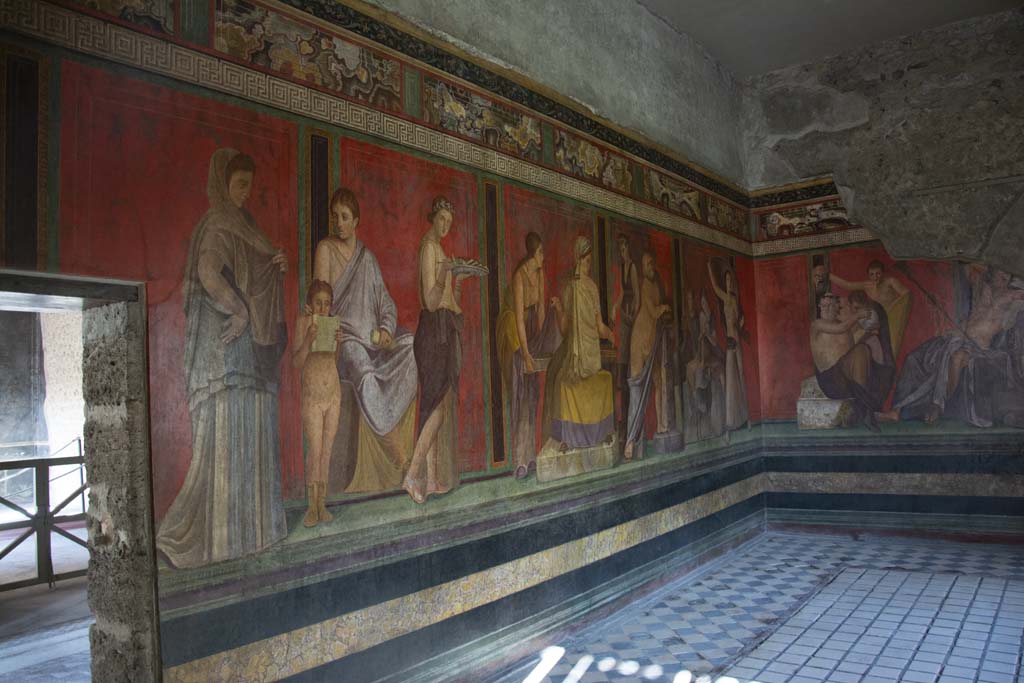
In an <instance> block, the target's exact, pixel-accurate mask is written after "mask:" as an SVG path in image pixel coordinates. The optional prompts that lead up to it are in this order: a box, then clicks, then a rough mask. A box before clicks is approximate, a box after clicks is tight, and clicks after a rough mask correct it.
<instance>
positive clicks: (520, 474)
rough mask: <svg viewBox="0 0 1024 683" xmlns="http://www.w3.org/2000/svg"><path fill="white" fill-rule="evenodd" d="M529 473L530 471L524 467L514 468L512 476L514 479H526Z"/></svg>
mask: <svg viewBox="0 0 1024 683" xmlns="http://www.w3.org/2000/svg"><path fill="white" fill-rule="evenodd" d="M529 473H530V471H529V470H528V469H526V467H525V466H523V465H520V466H519V467H517V468H516V471H515V474H514V475H513V476H514V477H515V478H516V479H526V477H527V475H528V474H529Z"/></svg>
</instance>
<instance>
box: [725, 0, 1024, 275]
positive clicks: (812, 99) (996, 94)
mask: <svg viewBox="0 0 1024 683" xmlns="http://www.w3.org/2000/svg"><path fill="white" fill-rule="evenodd" d="M743 129H744V136H745V146H746V159H747V173H746V185H747V186H748V187H749V188H750V189H758V188H762V187H772V186H778V185H782V184H786V183H791V182H796V181H800V180H804V179H807V178H812V177H816V176H821V175H826V174H829V173H831V174H833V175H834V176H835V179H836V182H837V184H838V185H839V186H840V189H841V190H842V192H843V197H844V200H845V201H846V203H847V208H848V209H849V210H850V212H851V214H852V216H853V218H854V219H855V220H856V221H858V222H860V223H862V224H864V225H865V226H866V227H868V228H869V229H870V230H871V231H872V232H873V233H875V234H876V235H878V236H879V237H881V238H882V239H883V241H884V242H885V245H886V247H887V248H888V250H889V252H890V253H891V254H892V255H893V256H895V257H898V258H946V257H961V258H970V259H978V260H983V261H986V262H989V263H992V264H994V265H997V266H1000V267H1003V268H1006V269H1007V270H1010V271H1012V272H1015V273H1017V274H1024V223H1022V222H1021V215H1022V213H1024V206H1022V200H1021V193H1022V192H1024V8H1018V9H1015V10H1010V11H1008V12H1003V13H1000V14H994V15H989V16H985V17H980V18H977V19H971V20H967V21H964V22H959V23H956V24H950V25H948V26H945V27H941V28H938V29H934V30H930V31H925V32H922V33H918V34H915V35H913V36H908V37H904V38H900V39H898V40H892V41H888V42H885V43H883V44H881V45H878V46H875V47H871V48H865V49H860V50H855V51H852V52H848V53H846V54H843V55H839V56H836V57H833V58H830V59H827V60H825V61H823V62H820V63H817V64H813V65H804V66H799V67H792V68H787V69H782V70H779V71H774V72H772V73H769V74H765V75H763V76H760V77H757V78H755V79H753V80H751V81H750V82H749V83H748V84H747V88H746V92H745V94H744V117H743Z"/></svg>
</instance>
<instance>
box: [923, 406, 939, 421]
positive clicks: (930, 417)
mask: <svg viewBox="0 0 1024 683" xmlns="http://www.w3.org/2000/svg"><path fill="white" fill-rule="evenodd" d="M941 414H942V409H941V408H939V406H937V405H936V404H934V403H933V404H932V405H931V407H930V408H929V409H928V412H927V413H925V416H924V421H925V423H926V424H930V425H933V424H935V423H936V422H937V421H938V419H939V416H940V415H941Z"/></svg>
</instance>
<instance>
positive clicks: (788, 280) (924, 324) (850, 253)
mask: <svg viewBox="0 0 1024 683" xmlns="http://www.w3.org/2000/svg"><path fill="white" fill-rule="evenodd" d="M807 259H808V257H807V256H806V255H800V256H787V257H783V258H777V259H770V260H765V261H758V262H757V265H756V276H757V296H758V301H757V307H758V319H759V321H760V324H761V325H762V327H763V329H764V341H763V342H762V343H761V345H760V347H759V351H760V353H759V355H760V358H761V368H762V370H761V373H762V379H763V380H764V382H763V386H764V391H763V401H764V415H765V417H766V418H778V419H794V418H795V417H796V402H797V399H799V397H800V382H802V381H803V380H804V379H805V378H807V377H810V376H811V375H813V374H814V362H813V360H812V358H811V346H810V326H811V303H810V300H811V294H810V288H811V284H810V276H809V273H808V265H807ZM873 260H878V261H880V262H882V263H883V264H884V265H885V267H886V274H891V275H893V276H894V277H896V278H897V279H899V280H900V281H901V282H903V283H904V284H905V285H906V286H907V287H908V288H909V289H910V291H911V296H912V297H913V303H912V305H911V311H910V318H909V319H908V321H907V328H906V331H905V332H904V334H903V342H902V344H901V346H900V351H899V354H898V355H897V359H896V367H897V375H898V373H899V370H900V369H901V368H902V367H903V361H904V360H905V359H906V357H907V354H908V353H910V352H911V351H913V350H914V349H915V348H917V347H918V346H919V345H920V344H921V343H922V342H924V341H927V340H928V339H931V338H932V337H934V336H935V335H936V334H941V332H942V331H944V330H945V329H946V328H947V327H948V324H947V323H946V322H945V320H944V318H943V317H942V316H941V314H938V313H937V312H936V311H935V309H934V307H933V306H931V305H930V304H929V303H928V301H927V299H926V298H925V296H924V294H923V293H922V288H923V289H924V290H926V291H928V292H929V293H931V294H932V295H933V296H934V297H935V298H936V299H937V300H938V302H939V304H940V305H941V306H942V307H943V308H944V309H945V311H946V312H947V313H949V314H950V315H951V316H952V314H953V301H954V299H953V277H952V271H951V269H950V266H949V264H947V263H939V262H931V261H905V262H903V263H904V264H905V265H906V267H907V268H908V269H909V272H910V275H911V276H912V277H913V279H914V280H916V281H917V283H918V284H914V283H912V282H911V280H910V279H909V278H908V277H907V276H906V275H904V274H903V273H901V272H900V271H899V270H897V269H895V268H894V267H893V265H894V264H895V261H894V260H893V259H892V258H890V257H889V255H888V254H886V252H885V249H884V248H883V247H880V246H879V247H853V248H846V249H837V250H835V251H832V252H830V253H829V262H830V266H829V267H830V270H831V272H832V273H835V274H836V275H839V276H841V277H842V278H843V279H845V280H849V281H853V282H860V281H862V280H866V279H867V266H868V264H869V263H870V262H871V261H873ZM918 285H920V287H919V286H918ZM832 291H833V292H835V293H836V294H839V295H840V296H846V295H847V294H849V292H847V291H846V290H845V289H843V288H842V287H839V286H838V285H835V284H833V285H832Z"/></svg>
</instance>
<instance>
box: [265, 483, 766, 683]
mask: <svg viewBox="0 0 1024 683" xmlns="http://www.w3.org/2000/svg"><path fill="white" fill-rule="evenodd" d="M762 505H763V500H762V496H760V495H758V496H754V497H753V498H750V499H748V500H746V501H744V502H742V503H738V504H736V505H734V506H732V507H730V508H727V509H725V510H722V511H721V512H718V513H715V514H713V515H710V516H708V517H705V518H703V519H700V520H697V521H695V522H691V523H690V524H687V525H686V526H683V527H680V528H679V529H675V530H673V531H670V532H668V533H666V534H663V535H661V536H658V537H657V538H654V539H651V540H649V541H645V542H644V543H641V544H639V545H637V546H634V547H632V548H630V549H628V550H624V551H622V552H619V553H616V554H614V555H612V556H610V557H607V558H605V559H603V560H598V561H597V562H593V563H591V564H588V565H586V566H585V567H581V568H579V569H576V570H574V571H572V572H568V573H566V574H563V575H561V576H559V577H557V578H554V579H551V580H549V581H545V582H544V583H541V584H538V585H537V586H533V587H532V588H528V589H526V590H524V591H520V592H518V593H515V594H513V595H510V596H507V597H505V598H501V599H500V600H496V601H494V602H491V603H488V604H486V605H483V606H481V607H477V608H475V609H473V610H470V611H468V612H465V613H463V614H460V615H458V616H455V617H452V618H450V619H446V620H444V621H442V622H439V623H437V624H433V625H431V626H428V627H426V628H423V629H419V630H417V631H413V632H412V633H408V634H406V635H404V636H399V637H398V638H395V639H393V640H389V641H387V642H385V643H382V644H380V645H377V646H374V647H372V648H369V649H367V650H364V651H362V652H357V653H355V654H352V655H350V656H348V657H346V658H344V659H340V660H336V661H334V662H330V663H329V664H325V665H323V666H320V667H317V668H315V669H311V670H309V671H305V672H303V673H301V674H297V675H295V676H292V677H290V678H288V679H285V680H288V681H292V682H295V683H297V682H299V681H301V682H303V683H311V682H313V681H346V683H363V682H366V683H369V682H370V681H374V680H377V679H379V678H380V677H381V676H385V675H387V674H389V673H394V672H397V671H401V670H403V669H405V668H408V667H410V666H414V665H415V664H417V663H419V662H421V661H423V660H425V659H428V658H431V657H436V656H438V655H440V654H442V653H444V652H446V651H448V650H451V649H453V648H455V647H458V646H460V645H463V644H465V643H466V642H468V641H470V640H473V639H475V638H479V637H481V636H482V635H484V634H486V633H490V632H493V631H495V630H496V629H500V628H503V627H506V626H510V625H512V624H515V623H517V622H520V621H522V620H524V619H528V618H529V617H531V616H532V615H534V614H537V613H538V612H540V611H542V610H544V609H547V608H549V607H551V606H552V605H555V604H558V603H560V602H563V601H564V600H566V599H567V598H568V597H571V596H572V595H576V594H578V593H579V592H580V591H582V590H587V589H589V588H593V587H595V586H598V585H600V584H602V583H604V582H607V581H609V580H611V579H614V578H615V577H617V576H621V575H622V574H624V573H626V572H628V571H630V570H633V569H637V568H638V567H642V566H643V565H645V564H648V563H650V562H655V561H657V560H658V559H659V558H662V557H664V556H665V555H668V554H669V553H671V552H673V551H677V550H679V549H680V548H684V547H686V546H687V545H690V544H691V543H693V542H695V541H699V540H701V539H702V538H705V537H707V536H710V535H712V534H714V533H716V532H718V531H721V530H722V529H725V528H727V527H728V526H730V525H732V524H735V523H738V522H741V521H742V520H744V519H746V518H748V517H750V516H751V515H754V514H757V513H758V512H759V511H760V509H761V506H762Z"/></svg>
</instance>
